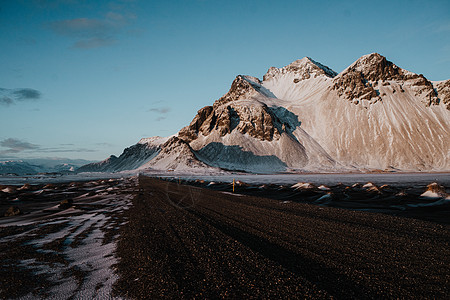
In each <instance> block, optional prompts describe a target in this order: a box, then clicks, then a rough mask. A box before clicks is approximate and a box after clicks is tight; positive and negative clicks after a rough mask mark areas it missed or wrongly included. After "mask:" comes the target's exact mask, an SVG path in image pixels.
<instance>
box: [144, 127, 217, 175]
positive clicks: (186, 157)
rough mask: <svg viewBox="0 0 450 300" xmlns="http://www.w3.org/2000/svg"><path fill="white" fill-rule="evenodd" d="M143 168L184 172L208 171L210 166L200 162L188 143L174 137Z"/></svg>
mask: <svg viewBox="0 0 450 300" xmlns="http://www.w3.org/2000/svg"><path fill="white" fill-rule="evenodd" d="M141 168H142V169H146V168H151V169H157V170H169V171H175V170H177V171H182V170H186V169H207V168H209V166H208V165H206V164H205V163H203V162H201V161H200V160H198V158H197V157H196V156H195V153H194V151H193V150H192V148H191V147H190V146H189V144H188V143H186V142H185V141H183V140H182V139H180V138H178V137H176V136H173V137H171V138H170V139H169V140H167V142H165V143H164V144H163V145H162V146H161V151H160V152H159V153H158V155H157V156H156V157H155V158H154V159H152V160H151V161H150V162H148V163H147V164H145V165H144V166H142V167H141Z"/></svg>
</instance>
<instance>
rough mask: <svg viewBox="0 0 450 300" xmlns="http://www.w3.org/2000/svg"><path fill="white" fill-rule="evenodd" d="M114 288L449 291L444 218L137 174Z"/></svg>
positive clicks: (253, 292) (135, 293)
mask: <svg viewBox="0 0 450 300" xmlns="http://www.w3.org/2000/svg"><path fill="white" fill-rule="evenodd" d="M125 218H126V219H127V220H128V223H126V224H125V225H123V226H121V229H120V237H119V240H118V245H117V250H116V251H117V256H118V257H119V263H118V265H117V268H118V274H119V279H118V281H116V283H115V285H114V293H115V295H116V296H127V297H131V298H137V299H142V298H149V299H154V298H232V299H240V298H244V297H249V298H331V297H333V298H341V299H342V298H353V299H365V298H371V299H373V298H439V299H449V298H450V287H449V286H450V248H449V242H450V226H449V225H446V224H438V223H435V222H427V221H420V220H416V219H411V218H400V217H395V216H391V215H386V214H377V213H368V212H361V211H352V210H344V209H339V208H328V207H321V206H315V205H309V204H304V203H296V202H289V201H277V200H274V199H265V198H257V197H252V196H248V195H242V194H232V193H229V192H224V191H213V190H208V189H203V188H199V187H194V186H188V185H180V184H177V183H172V182H167V181H160V180H157V179H152V178H147V177H140V178H139V192H138V194H137V195H136V197H135V198H134V199H133V205H132V206H131V208H130V209H129V210H127V211H126V212H125Z"/></svg>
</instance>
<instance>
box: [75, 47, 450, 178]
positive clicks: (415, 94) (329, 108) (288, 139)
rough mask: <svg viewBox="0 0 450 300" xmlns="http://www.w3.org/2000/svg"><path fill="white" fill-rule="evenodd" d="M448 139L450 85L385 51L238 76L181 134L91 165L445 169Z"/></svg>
mask: <svg viewBox="0 0 450 300" xmlns="http://www.w3.org/2000/svg"><path fill="white" fill-rule="evenodd" d="M449 136H450V80H446V81H440V82H432V81H429V80H428V79H427V78H425V77H424V76H423V75H422V74H420V75H418V74H415V73H412V72H410V71H407V70H404V69H402V68H400V67H398V66H396V65H395V64H394V63H392V62H390V61H388V60H387V59H386V58H385V57H384V56H382V55H380V54H378V53H372V54H369V55H365V56H362V57H361V58H359V59H358V60H356V61H355V62H354V63H353V64H352V65H350V66H349V67H348V68H346V69H345V70H343V71H342V72H341V73H339V74H338V73H336V72H335V71H333V70H332V69H330V68H329V67H327V66H325V65H323V64H321V63H318V62H316V61H314V60H313V59H311V58H309V57H305V58H303V59H299V60H296V61H294V62H293V63H291V64H289V65H287V66H285V67H282V68H275V67H271V68H269V70H268V71H267V73H266V74H265V75H264V76H263V80H262V81H261V80H259V79H258V78H255V77H252V76H243V75H239V76H237V77H236V78H235V80H234V81H233V83H232V84H231V88H230V90H229V91H228V92H227V93H226V94H225V95H224V96H223V97H221V98H220V99H218V100H217V101H215V102H214V103H213V105H212V106H206V107H204V108H202V109H200V110H199V111H198V112H197V115H196V116H195V117H194V119H193V120H192V122H191V123H190V124H189V125H188V126H186V127H184V128H182V129H181V130H180V131H179V132H178V134H177V135H176V136H174V137H171V138H170V139H166V140H161V138H157V139H156V140H155V141H154V140H147V142H146V143H142V141H141V142H139V143H138V144H136V145H134V146H132V147H130V148H127V149H126V150H125V151H124V153H123V154H122V155H121V156H119V157H118V158H117V157H110V158H109V159H108V160H107V161H104V162H101V163H97V165H95V164H91V169H92V170H93V169H95V168H94V167H93V166H98V167H97V169H98V170H108V171H118V170H124V169H135V168H139V169H142V170H145V169H159V170H168V169H169V170H184V171H186V170H192V169H194V170H199V169H205V168H210V169H211V170H214V168H220V169H227V170H243V171H249V172H258V173H259V172H261V173H274V172H299V171H311V172H316V171H318V172H327V171H330V172H335V171H370V170H386V171H439V170H441V171H442V170H446V171H448V170H450V158H449V156H450V142H449V140H450V139H449ZM138 145H141V146H138ZM142 145H144V146H142ZM140 147H141V148H142V149H145V150H142V149H141V148H140ZM135 148H136V149H135ZM130 149H132V150H130ZM139 149H141V150H139ZM105 166H107V167H105ZM83 168H84V167H83ZM83 168H80V169H81V170H84V169H83Z"/></svg>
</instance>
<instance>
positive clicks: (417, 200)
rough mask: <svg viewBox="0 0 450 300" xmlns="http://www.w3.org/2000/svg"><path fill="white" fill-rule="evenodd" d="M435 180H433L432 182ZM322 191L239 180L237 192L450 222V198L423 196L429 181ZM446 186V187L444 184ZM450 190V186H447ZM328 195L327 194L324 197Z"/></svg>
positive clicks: (228, 187)
mask: <svg viewBox="0 0 450 300" xmlns="http://www.w3.org/2000/svg"><path fill="white" fill-rule="evenodd" d="M165 180H169V181H172V182H177V183H182V184H188V185H193V186H197V187H204V188H208V189H212V190H216V191H229V192H231V191H232V184H231V183H224V182H212V183H211V182H208V181H203V180H180V179H177V178H166V179H165ZM430 183H431V182H430ZM327 188H329V190H321V189H319V186H317V185H313V184H310V187H309V188H300V189H295V188H292V187H291V185H288V186H283V185H276V184H264V185H261V184H259V185H252V184H248V183H244V182H237V183H236V185H235V193H237V194H244V195H249V196H257V197H265V198H271V199H274V200H279V201H292V202H299V203H311V204H316V205H321V206H327V207H337V208H345V209H353V210H363V211H370V212H380V213H386V214H390V215H394V216H401V217H409V218H415V219H420V220H426V221H432V222H437V223H441V224H450V201H445V200H444V201H443V200H442V198H441V199H429V198H424V197H421V195H422V194H423V193H424V192H425V191H426V190H427V185H426V184H423V183H422V184H417V185H416V186H401V185H395V186H393V185H378V186H377V185H375V184H371V185H370V186H369V187H364V185H363V184H360V183H356V184H353V185H344V184H336V185H332V186H327ZM443 188H444V189H445V187H443ZM447 191H449V189H448V188H447ZM323 196H326V197H323Z"/></svg>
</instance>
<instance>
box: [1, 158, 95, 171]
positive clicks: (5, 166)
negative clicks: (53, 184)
mask: <svg viewBox="0 0 450 300" xmlns="http://www.w3.org/2000/svg"><path fill="white" fill-rule="evenodd" d="M87 163H90V161H88V160H84V159H75V160H74V159H64V158H61V159H45V158H41V159H24V160H13V159H9V160H0V174H3V175H4V174H15V175H28V174H37V173H65V174H66V173H74V172H75V171H76V170H77V169H78V168H79V167H80V166H83V165H86V164H87Z"/></svg>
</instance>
